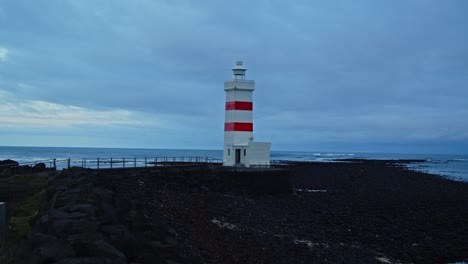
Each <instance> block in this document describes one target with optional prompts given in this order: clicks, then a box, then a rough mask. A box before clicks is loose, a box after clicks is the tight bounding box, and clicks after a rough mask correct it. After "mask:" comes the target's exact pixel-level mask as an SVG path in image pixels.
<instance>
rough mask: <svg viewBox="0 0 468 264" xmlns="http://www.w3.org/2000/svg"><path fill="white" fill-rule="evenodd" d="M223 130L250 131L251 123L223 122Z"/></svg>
mask: <svg viewBox="0 0 468 264" xmlns="http://www.w3.org/2000/svg"><path fill="white" fill-rule="evenodd" d="M224 131H243V132H252V131H253V124H252V123H241V122H231V123H224Z"/></svg>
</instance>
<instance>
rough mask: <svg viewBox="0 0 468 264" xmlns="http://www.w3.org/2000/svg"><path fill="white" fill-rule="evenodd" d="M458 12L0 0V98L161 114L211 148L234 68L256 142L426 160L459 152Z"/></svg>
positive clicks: (401, 5)
mask: <svg viewBox="0 0 468 264" xmlns="http://www.w3.org/2000/svg"><path fill="white" fill-rule="evenodd" d="M467 11H468V3H467V2H466V1H463V0H454V1H449V2H441V1H436V0H434V1H422V0H414V1H392V2H388V1H370V0H358V1H338V0H337V1H332V2H330V1H326V2H310V1H295V2H293V3H291V2H286V1H266V0H263V1H255V2H251V1H236V2H235V3H225V2H220V1H203V2H201V3H200V2H196V1H134V2H128V1H36V2H34V3H31V2H30V1H24V0H18V1H6V0H0V35H1V38H0V47H3V48H5V49H7V50H8V60H0V89H2V90H6V91H10V92H13V93H14V94H15V95H16V96H17V97H18V98H24V99H25V100H42V101H48V102H52V103H57V104H63V105H75V106H81V107H86V108H91V109H95V110H109V109H126V110H129V111H134V112H135V113H140V114H141V115H142V116H147V117H148V118H149V119H151V117H152V115H163V116H166V117H169V116H171V117H174V118H178V119H179V120H174V122H173V123H172V125H173V126H174V127H180V128H182V127H183V128H184V129H187V126H186V125H187V124H190V125H193V126H197V124H196V122H195V123H191V122H190V120H196V121H197V122H200V123H201V124H203V126H202V127H203V128H199V135H200V137H199V138H198V140H199V141H200V142H203V143H201V144H199V145H203V144H207V146H208V145H209V146H212V145H213V144H210V143H209V142H210V140H211V139H212V138H213V137H216V136H217V134H216V133H220V136H219V138H221V137H222V135H221V134H222V131H221V129H222V122H223V100H224V91H223V80H224V79H228V78H230V77H231V76H230V74H231V73H230V67H231V66H232V65H233V63H234V61H236V60H238V59H242V60H244V61H245V64H246V66H247V67H248V72H247V74H248V75H247V76H248V77H250V78H253V79H255V81H256V85H257V90H256V92H255V105H256V109H255V110H256V112H255V117H256V118H257V119H256V127H257V128H256V131H258V132H256V133H257V134H256V135H257V139H261V138H260V137H264V138H265V140H268V138H271V140H273V141H274V144H275V142H277V143H278V145H277V146H281V147H284V148H287V146H291V147H294V148H298V147H297V146H299V145H300V144H302V146H305V148H313V146H314V144H315V145H316V146H323V144H322V143H323V142H327V146H329V147H330V148H333V146H334V145H338V144H340V142H350V143H349V144H351V145H350V148H352V147H353V146H358V145H359V143H364V142H368V143H369V142H370V143H372V144H374V145H375V146H376V147H378V146H383V145H385V144H387V145H389V144H398V143H402V142H404V143H405V144H409V143H411V142H413V143H414V144H415V148H418V146H419V145H420V144H422V143H421V142H429V141H430V142H436V143H437V144H438V145H437V144H436V143H434V144H435V145H437V146H439V147H437V148H436V149H437V150H440V149H441V148H440V145H443V142H446V141H447V146H453V144H452V145H451V144H449V142H448V141H449V140H458V141H460V142H465V143H466V142H468V135H467V134H466V132H464V131H468V122H467V121H466V118H464V117H466V113H467V110H466V109H467V108H466V106H467V105H468V99H467V98H468V87H467V86H468V75H467V72H468V48H467V47H468V45H467V42H468V35H467V34H466V25H467V24H468V17H467V16H466V12H467ZM200 123H199V124H200ZM198 126H199V125H198ZM188 129H190V128H188ZM143 130H144V129H142V131H143ZM122 133H123V132H122ZM142 133H143V132H142ZM144 133H146V132H144ZM122 135H123V134H122ZM171 135H172V138H174V139H175V138H177V140H179V142H180V141H183V138H184V137H185V138H189V137H188V136H187V133H185V132H184V131H178V132H177V131H172V132H171ZM205 135H206V136H205ZM174 141H176V140H174ZM353 142H354V143H353ZM106 144H107V143H106ZM353 144H354V145H353ZM418 144H419V145H418ZM125 145H128V144H127V143H126V144H125ZM435 145H434V146H435ZM154 147H157V145H154ZM419 148H420V146H419ZM450 150H451V148H450V147H447V150H445V151H450ZM457 151H458V150H457Z"/></svg>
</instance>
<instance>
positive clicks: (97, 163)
mask: <svg viewBox="0 0 468 264" xmlns="http://www.w3.org/2000/svg"><path fill="white" fill-rule="evenodd" d="M97 168H98V169H99V158H97Z"/></svg>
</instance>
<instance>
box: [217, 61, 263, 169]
mask: <svg viewBox="0 0 468 264" xmlns="http://www.w3.org/2000/svg"><path fill="white" fill-rule="evenodd" d="M246 71H247V69H246V68H245V67H244V66H243V65H242V61H238V62H236V66H234V68H232V72H233V75H234V76H233V79H232V80H228V81H225V82H224V91H226V117H225V123H224V152H223V165H224V166H241V167H251V166H269V165H270V147H271V143H270V142H253V103H252V93H253V91H254V90H255V82H254V81H253V80H246V79H245V72H246Z"/></svg>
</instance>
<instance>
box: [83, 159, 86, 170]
mask: <svg viewBox="0 0 468 264" xmlns="http://www.w3.org/2000/svg"><path fill="white" fill-rule="evenodd" d="M83 168H86V158H85V159H84V166H83Z"/></svg>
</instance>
